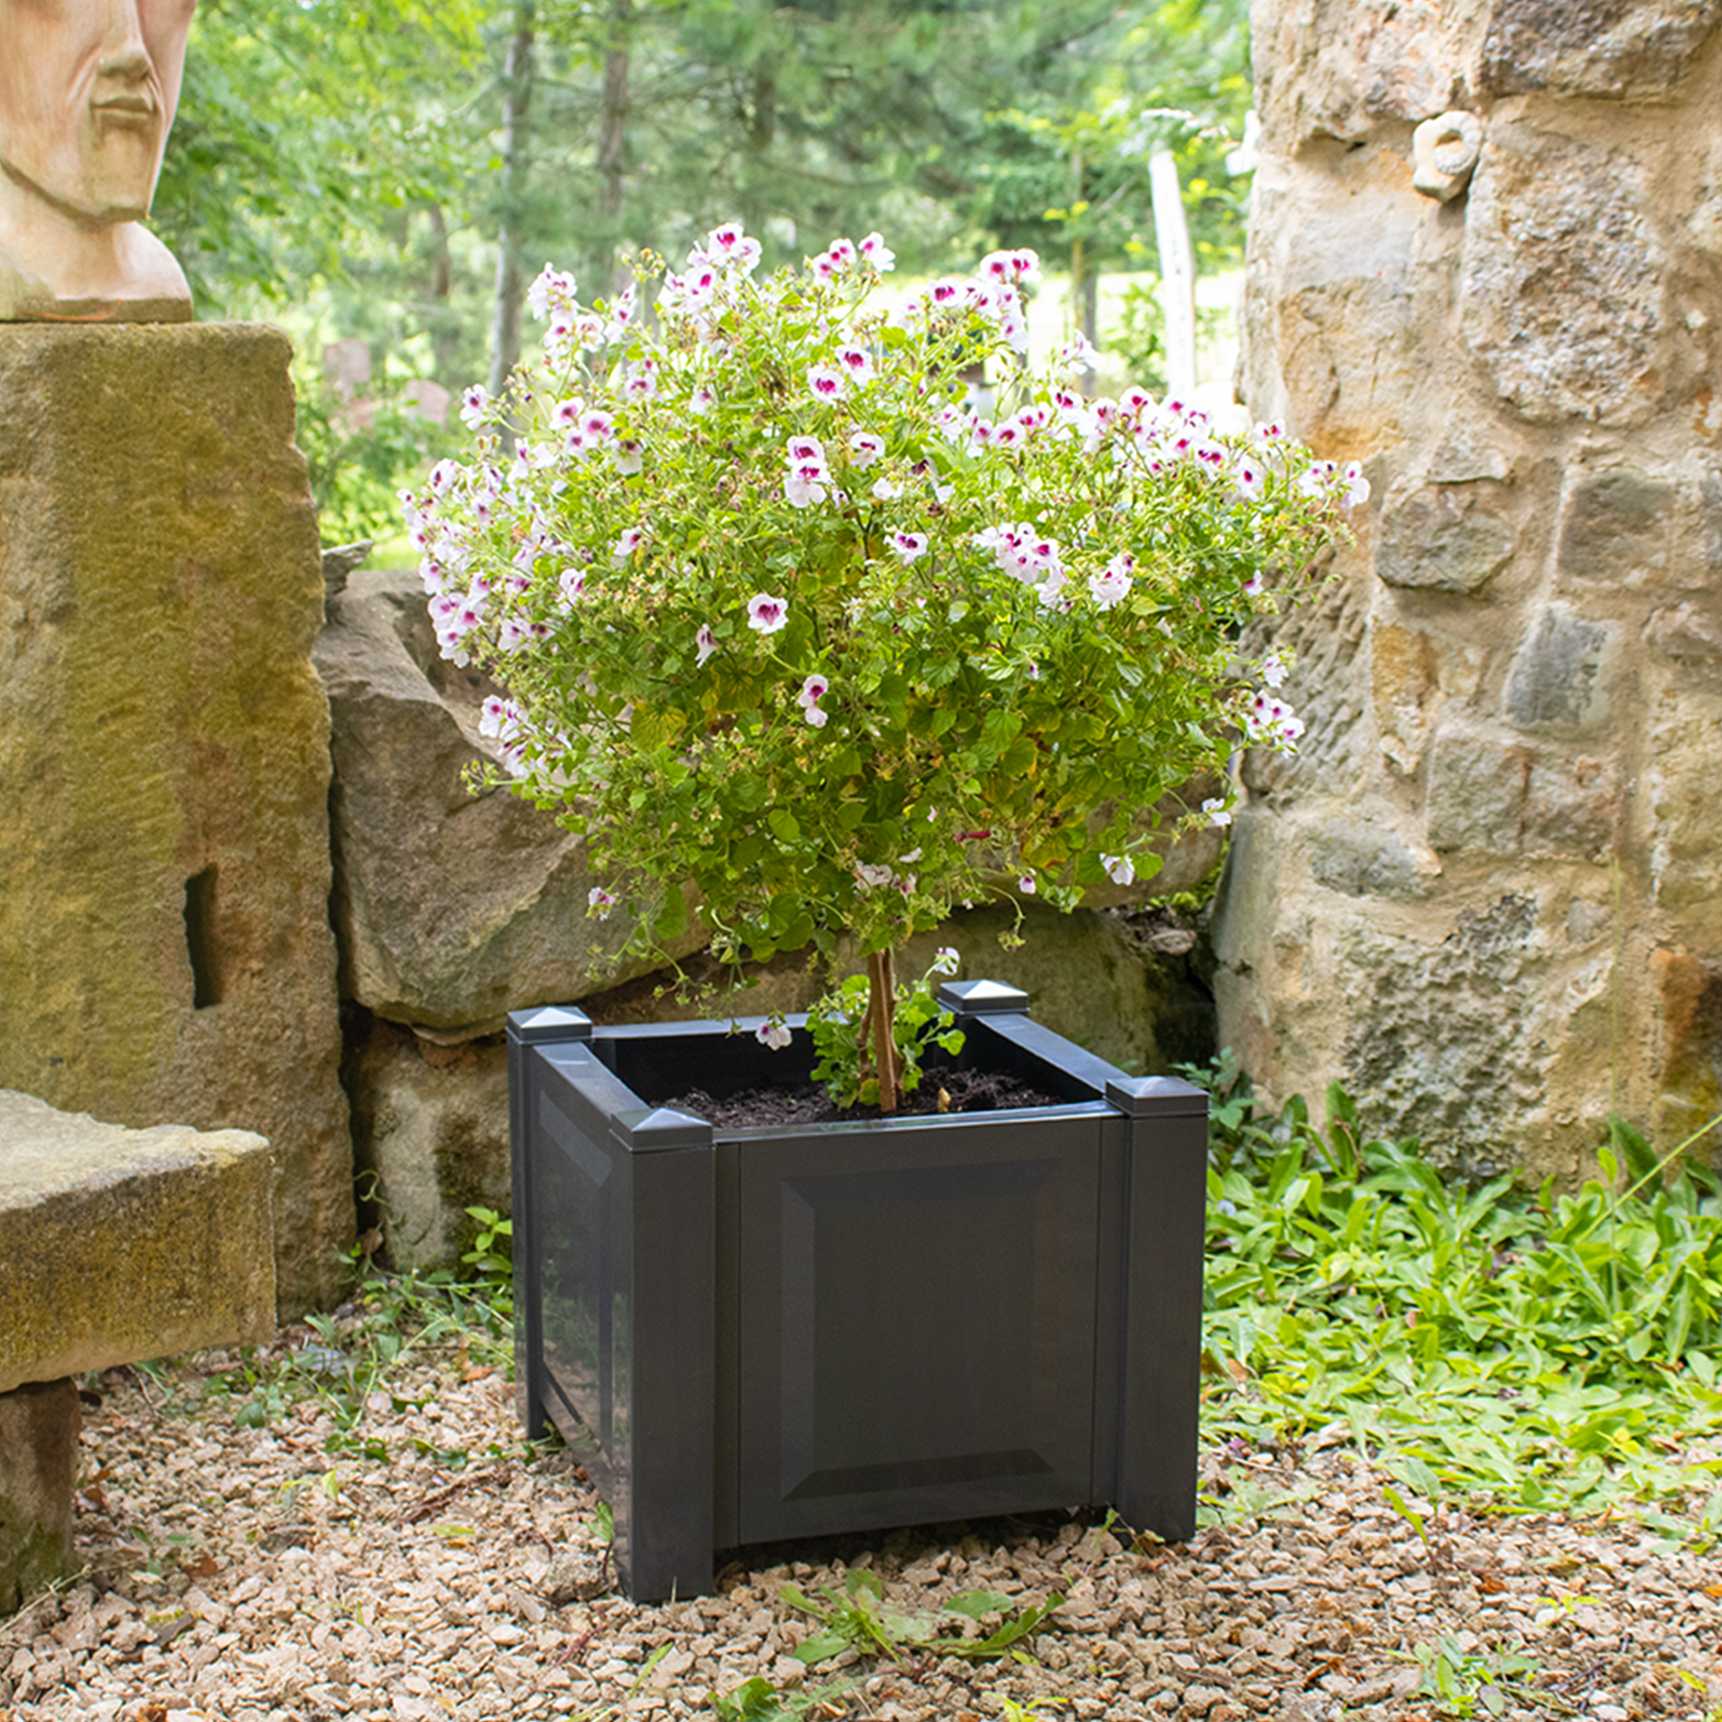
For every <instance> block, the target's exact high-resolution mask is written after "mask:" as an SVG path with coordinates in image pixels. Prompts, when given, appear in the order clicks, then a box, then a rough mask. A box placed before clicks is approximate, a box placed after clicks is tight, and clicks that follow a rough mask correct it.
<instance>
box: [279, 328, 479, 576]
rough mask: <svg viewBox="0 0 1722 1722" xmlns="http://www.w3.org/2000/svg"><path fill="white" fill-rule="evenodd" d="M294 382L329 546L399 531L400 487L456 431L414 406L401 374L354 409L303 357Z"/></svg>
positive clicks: (303, 445) (371, 388) (415, 477)
mask: <svg viewBox="0 0 1722 1722" xmlns="http://www.w3.org/2000/svg"><path fill="white" fill-rule="evenodd" d="M293 386H294V390H295V392H296V394H297V395H298V397H299V447H300V449H301V451H302V452H303V453H304V456H305V460H306V463H307V464H308V465H309V466H310V469H311V492H312V494H313V495H314V496H315V497H316V498H317V514H318V526H319V530H320V533H321V536H322V540H323V542H324V544H326V545H332V544H352V543H355V542H357V541H358V540H359V539H363V538H369V539H374V540H382V539H387V538H389V537H392V536H393V535H394V534H395V533H396V532H398V531H399V530H400V520H401V504H400V492H401V490H402V489H403V488H405V487H406V486H408V485H411V484H415V483H417V482H418V481H419V480H420V479H421V478H422V477H423V475H424V471H425V468H426V467H427V466H428V465H430V464H431V463H432V462H433V461H434V460H435V459H436V458H437V457H438V455H440V454H441V453H442V452H444V450H445V449H446V448H447V447H448V446H449V444H450V442H451V440H452V434H453V433H451V431H450V430H449V429H448V427H446V426H442V425H437V424H434V423H432V422H431V421H430V420H428V419H427V418H425V417H424V416H423V415H422V414H421V413H420V412H418V411H417V410H416V409H415V407H414V405H413V403H412V401H411V400H410V399H409V398H408V397H407V396H406V394H405V392H404V388H405V385H404V383H403V382H402V380H401V379H399V378H398V377H384V378H382V379H380V380H379V381H378V382H376V383H375V384H372V385H368V386H367V389H366V393H365V396H364V398H363V401H362V404H361V405H359V406H357V407H355V404H354V402H352V401H347V400H343V399H342V398H341V396H340V394H339V393H338V392H337V391H336V390H335V389H334V388H332V387H331V386H330V384H329V381H328V379H327V378H326V377H325V376H324V374H323V372H322V369H321V366H320V365H319V364H317V363H314V362H312V361H311V360H310V358H309V356H301V358H300V359H299V360H298V361H297V362H296V363H295V365H294V367H293ZM451 417H452V413H451Z"/></svg>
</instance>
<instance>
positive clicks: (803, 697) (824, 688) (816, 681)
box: [795, 673, 831, 729]
mask: <svg viewBox="0 0 1722 1722" xmlns="http://www.w3.org/2000/svg"><path fill="white" fill-rule="evenodd" d="M830 692H831V683H830V682H829V681H827V680H826V679H825V677H824V676H822V675H819V674H817V673H816V674H814V675H811V676H809V677H808V678H807V680H806V681H804V682H803V683H802V684H801V692H800V693H798V694H797V695H796V696H795V703H796V704H797V705H798V706H800V707H801V710H802V713H803V714H804V715H805V717H806V719H807V721H808V722H809V723H810V724H812V725H813V727H814V728H815V729H824V727H825V725H826V723H827V721H828V720H829V718H830V716H831V714H830V713H829V712H828V711H826V710H825V708H824V707H823V706H821V705H820V703H819V702H820V701H821V700H822V699H824V698H825V696H826V695H827V694H828V693H830Z"/></svg>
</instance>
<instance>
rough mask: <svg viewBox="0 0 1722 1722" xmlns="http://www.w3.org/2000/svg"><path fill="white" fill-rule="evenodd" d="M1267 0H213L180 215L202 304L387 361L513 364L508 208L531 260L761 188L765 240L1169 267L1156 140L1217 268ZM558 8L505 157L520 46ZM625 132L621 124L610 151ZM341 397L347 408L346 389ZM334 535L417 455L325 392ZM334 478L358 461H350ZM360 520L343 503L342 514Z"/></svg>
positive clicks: (181, 248) (674, 230)
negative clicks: (1153, 198) (329, 333)
mask: <svg viewBox="0 0 1722 1722" xmlns="http://www.w3.org/2000/svg"><path fill="white" fill-rule="evenodd" d="M1247 11H1248V8H1247V0H1162V3H1161V4H1158V5H1152V6H1150V7H1149V8H1148V9H1147V10H1146V11H1128V10H1120V9H1119V8H1117V7H1116V6H1115V5H1113V4H1112V0H341V3H337V0H294V3H293V4H290V5H282V4H277V3H275V0H204V3H203V5H202V6H201V7H200V8H199V11H198V15H197V18H196V21H195V24H194V27H193V33H192V41H191V48H190V56H189V60H188V63H187V73H186V84H185V90H184V95H183V99H182V102H181V107H180V117H179V121H178V125H177V127H176V130H175V134H174V138H173V142H172V147H171V148H170V149H169V151H168V157H167V165H166V168H165V171H164V174H163V178H162V183H161V187H160V191H159V193H158V197H157V202H156V212H155V225H156V227H157V228H158V230H159V231H160V232H161V233H162V235H163V237H164V238H165V239H166V240H167V242H168V243H169V244H170V245H172V246H173V248H174V249H175V251H176V252H177V254H178V255H179V257H180V258H181V260H182V261H183V262H184V264H185V266H186V269H187V273H188V274H189V275H190V277H191V280H192V284H193V289H194V291H195V293H196V295H197V299H198V303H199V309H200V314H201V315H203V316H206V317H209V316H234V315H256V314H264V315H268V316H270V317H272V318H274V319H276V320H277V321H280V322H282V323H284V324H285V325H286V326H287V327H288V328H289V330H290V332H292V333H294V334H295V335H296V336H297V337H299V339H300V340H301V343H302V344H303V343H304V342H306V341H307V340H309V339H312V338H314V336H315V331H316V330H317V329H318V328H319V327H328V328H333V329H334V330H336V331H338V332H339V333H340V334H341V335H343V336H359V337H362V338H363V339H365V340H366V341H367V342H368V343H369V344H370V346H371V349H372V356H373V360H374V361H375V363H376V365H377V367H378V369H379V371H382V370H385V369H398V366H399V362H400V360H401V358H402V356H403V355H405V354H408V353H409V352H410V353H412V354H413V362H414V364H415V366H416V374H418V375H421V376H426V377H431V378H434V379H435V380H436V381H438V382H440V383H441V384H442V385H443V386H444V387H446V388H448V389H450V390H454V391H458V390H459V389H460V388H462V387H463V386H464V385H465V384H466V383H468V382H471V381H472V380H474V379H476V378H482V377H483V376H485V374H486V372H487V369H488V358H489V347H490V342H491V340H492V327H493V314H494V309H495V305H494V301H495V297H496V294H497V291H498V271H497V248H498V236H499V233H500V232H501V231H502V230H503V229H504V228H506V229H507V230H508V231H509V233H510V234H511V235H512V236H513V237H514V238H515V240H516V241H517V242H518V244H519V247H520V250H521V252H522V254H523V257H524V267H525V270H526V278H528V279H529V278H530V276H531V275H532V274H534V273H536V270H537V267H538V264H539V263H540V262H542V261H543V260H544V259H545V258H553V259H555V260H556V261H557V262H558V263H561V264H563V265H565V266H572V267H573V268H575V269H576V270H577V271H578V272H579V273H580V274H581V275H582V276H583V277H584V278H586V279H587V280H588V281H589V282H592V283H593V285H594V288H596V282H597V280H598V279H599V278H601V277H602V276H604V275H605V274H606V273H607V272H608V271H609V270H610V269H611V267H612V262H613V259H614V257H615V255H616V253H617V252H618V250H621V249H625V248H628V247H638V246H640V245H642V244H646V243H650V244H651V245H653V246H656V247H658V248H660V249H664V250H668V251H671V252H672V253H674V252H676V251H678V250H681V249H685V248H686V247H687V246H688V245H689V244H691V243H692V242H693V240H694V239H695V238H696V237H697V236H698V235H699V234H701V233H703V232H704V231H705V230H706V229H707V228H709V227H710V226H711V225H712V223H713V222H714V221H715V220H717V219H720V218H725V217H729V216H737V217H740V218H741V219H742V220H744V221H745V222H746V223H747V225H748V226H749V227H750V228H751V229H752V230H754V231H756V232H758V233H759V234H760V235H761V237H762V238H763V239H764V240H765V242H766V259H765V261H766V264H767V265H768V266H770V265H772V264H775V263H778V262H782V261H785V260H799V259H800V258H801V257H802V256H803V255H804V254H806V253H808V252H809V251H812V250H816V249H818V248H820V247H822V246H823V245H824V244H825V243H826V242H827V241H828V240H829V239H830V238H831V237H832V236H833V235H835V234H838V233H849V234H851V235H856V236H858V235H860V234H862V233H865V232H867V231H869V230H871V229H873V228H880V229H883V230H884V231H885V232H886V233H887V234H888V235H889V236H890V238H891V241H892V243H893V245H894V246H895V248H896V250H897V253H898V256H899V258H900V264H901V267H902V268H903V269H904V270H905V271H906V272H929V271H943V270H946V269H950V268H955V267H958V266H962V267H967V266H968V265H969V264H970V263H972V262H973V260H974V259H975V258H976V257H977V256H979V255H980V254H981V253H982V252H983V251H985V250H988V249H990V248H991V247H993V246H994V245H999V244H1010V245H1032V246H1034V247H1036V248H1037V249H1039V250H1040V251H1041V252H1042V253H1043V254H1044V255H1045V256H1046V258H1047V260H1048V263H1049V265H1050V266H1051V267H1053V268H1054V269H1055V270H1056V269H1062V268H1068V267H1070V266H1071V265H1072V263H1073V262H1076V263H1079V264H1080V266H1081V268H1082V269H1083V270H1084V271H1085V272H1087V273H1089V274H1092V273H1093V272H1096V271H1098V270H1100V269H1110V268H1120V267H1127V268H1139V267H1145V266H1151V265H1152V262H1153V258H1154V247H1153V223H1152V215H1151V206H1150V200H1149V196H1148V183H1147V154H1148V151H1149V150H1150V149H1151V148H1152V147H1153V146H1154V145H1155V144H1157V143H1161V142H1164V143H1166V144H1168V145H1169V146H1170V147H1172V148H1173V149H1175V150H1176V152H1177V154H1178V158H1179V162H1180V167H1181V169H1182V171H1183V173H1184V178H1185V187H1186V193H1187V204H1188V208H1189V213H1190V219H1191V223H1192V234H1193V239H1194V243H1195V246H1196V251H1197V261H1198V268H1200V269H1213V268H1216V267H1220V266H1224V265H1229V264H1230V263H1231V262H1232V261H1233V260H1235V259H1236V257H1237V256H1238V255H1239V252H1240V249H1241V244H1242V215H1241V211H1242V205H1243V199H1244V195H1245V192H1246V190H1247V178H1242V177H1240V178H1234V177H1232V176H1231V175H1230V174H1229V173H1228V171H1227V166H1226V162H1227V154H1228V151H1229V150H1230V149H1231V148H1232V147H1233V145H1234V143H1235V141H1236V139H1237V138H1238V137H1240V136H1241V134H1242V129H1243V119H1244V114H1245V111H1246V109H1247V107H1248V102H1249V76H1248V31H1247ZM524 25H529V26H530V47H529V52H528V53H527V55H526V60H525V65H526V68H527V72H528V80H527V81H528V83H529V89H528V91H527V94H528V97H529V101H528V109H527V120H526V123H525V125H524V126H523V127H522V128H521V129H520V133H519V137H518V139H517V142H516V151H515V154H516V157H517V161H518V168H519V171H518V173H515V174H512V175H511V174H505V173H504V172H502V171H501V169H502V167H503V155H504V149H505V137H504V133H503V129H502V118H503V98H504V94H505V87H506V85H507V79H506V78H505V74H504V68H505V65H506V62H507V54H508V50H509V45H510V41H511V39H513V38H514V37H515V36H516V35H518V34H519V33H520V32H521V30H522V27H523V26H524ZM606 137H608V138H609V139H610V141H611V143H612V145H613V149H612V151H611V153H610V155H609V156H608V157H606V156H605V154H604V140H605V138H606ZM319 414H321V417H320V419H319V417H318V415H319ZM307 425H308V429H307V437H308V439H309V440H311V441H314V442H316V444H317V448H316V460H317V467H318V473H319V479H320V483H321V484H322V485H323V486H324V489H323V490H322V491H321V492H320V496H321V498H322V500H323V503H324V507H325V511H326V513H327V514H329V515H330V516H331V519H329V520H326V522H325V527H324V534H325V537H326V538H333V537H335V536H338V535H339V534H340V532H344V531H346V530H348V529H349V528H350V527H351V526H352V524H353V523H354V521H355V520H357V519H360V518H365V519H370V518H372V516H373V509H372V504H371V501H370V500H369V498H370V496H371V494H372V487H371V484H370V480H371V479H372V478H373V477H375V476H376V475H378V474H380V473H381V472H382V471H383V470H384V469H385V468H387V467H388V465H389V463H390V461H391V460H393V459H395V458H396V457H397V456H401V455H403V454H404V452H405V450H404V446H403V438H402V432H403V427H402V426H401V424H400V423H399V422H398V420H397V419H396V418H394V417H393V416H391V415H390V414H388V413H383V414H380V415H379V418H378V421H377V429H376V432H375V435H376V436H377V437H378V438H380V439H382V441H383V442H384V443H385V444H386V445H387V446H386V447H384V448H382V449H378V450H375V451H367V450H366V449H365V448H364V447H363V446H362V445H363V441H364V439H363V438H362V437H355V436H343V435H338V434H333V432H332V429H331V420H330V415H329V413H328V411H327V409H326V406H324V405H320V403H319V402H317V401H316V400H315V399H312V400H311V401H310V402H309V403H308V407H307ZM352 467H356V468H357V469H358V470H355V471H349V470H348V469H349V468H352ZM331 486H332V487H333V488H331ZM337 521H338V522H339V531H338V530H337V525H336V522H337Z"/></svg>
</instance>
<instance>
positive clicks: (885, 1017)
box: [866, 951, 898, 1112]
mask: <svg viewBox="0 0 1722 1722" xmlns="http://www.w3.org/2000/svg"><path fill="white" fill-rule="evenodd" d="M866 1021H867V1023H870V1024H871V1025H872V1029H873V1065H874V1068H875V1070H876V1071H877V1072H878V1076H879V1110H880V1111H881V1112H895V1111H896V1110H897V1077H898V1068H897V1041H896V1025H897V972H896V966H895V964H894V963H893V962H892V960H891V953H890V952H889V951H875V952H874V953H873V955H872V956H870V957H868V959H867V1018H866Z"/></svg>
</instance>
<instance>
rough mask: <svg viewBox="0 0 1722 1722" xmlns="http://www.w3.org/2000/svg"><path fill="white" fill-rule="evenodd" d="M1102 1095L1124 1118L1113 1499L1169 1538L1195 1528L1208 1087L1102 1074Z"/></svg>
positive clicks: (1136, 1522)
mask: <svg viewBox="0 0 1722 1722" xmlns="http://www.w3.org/2000/svg"><path fill="white" fill-rule="evenodd" d="M1106 1097H1107V1099H1108V1100H1109V1101H1111V1102H1112V1104H1113V1105H1114V1106H1116V1107H1117V1108H1118V1109H1119V1110H1120V1111H1121V1112H1124V1113H1126V1114H1127V1116H1128V1117H1129V1119H1130V1129H1129V1146H1128V1150H1127V1153H1128V1161H1129V1164H1128V1168H1127V1173H1126V1188H1127V1191H1128V1195H1127V1197H1126V1204H1127V1206H1126V1246H1125V1247H1126V1251H1127V1267H1126V1272H1125V1308H1124V1372H1123V1383H1122V1387H1123V1393H1122V1406H1121V1418H1120V1426H1119V1438H1118V1487H1117V1498H1116V1500H1115V1503H1114V1504H1115V1505H1116V1506H1117V1508H1118V1510H1119V1512H1120V1513H1122V1514H1123V1515H1124V1518H1125V1520H1126V1522H1127V1523H1129V1524H1131V1525H1133V1526H1135V1527H1136V1529H1138V1530H1145V1531H1152V1532H1154V1534H1155V1535H1156V1536H1160V1537H1164V1538H1166V1539H1167V1541H1169V1542H1176V1541H1182V1540H1183V1539H1184V1538H1186V1537H1189V1536H1193V1535H1194V1534H1195V1530H1196V1439H1197V1423H1198V1413H1199V1409H1200V1400H1201V1371H1202V1251H1203V1243H1204V1236H1203V1234H1204V1225H1205V1221H1206V1215H1207V1193H1208V1097H1207V1095H1206V1094H1205V1093H1203V1091H1202V1090H1201V1089H1199V1088H1196V1087H1193V1086H1192V1085H1191V1084H1189V1083H1184V1082H1177V1081H1174V1080H1172V1079H1171V1078H1169V1077H1135V1078H1130V1079H1128V1080H1127V1081H1125V1082H1114V1083H1110V1084H1108V1087H1107V1095H1106Z"/></svg>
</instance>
